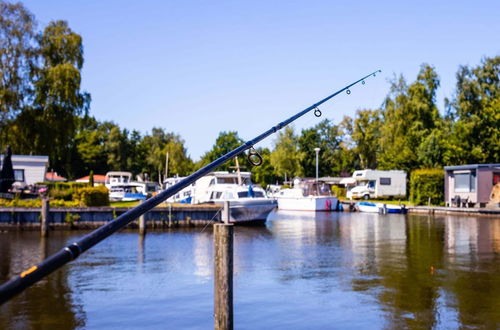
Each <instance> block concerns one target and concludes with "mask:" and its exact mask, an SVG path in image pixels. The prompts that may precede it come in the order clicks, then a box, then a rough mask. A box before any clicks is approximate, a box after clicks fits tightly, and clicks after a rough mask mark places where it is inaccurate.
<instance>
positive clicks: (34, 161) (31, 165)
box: [0, 155, 49, 188]
mask: <svg viewBox="0 0 500 330" xmlns="http://www.w3.org/2000/svg"><path fill="white" fill-rule="evenodd" d="M3 157H4V156H3V155H0V168H1V166H3ZM11 160H12V168H13V170H14V180H15V182H14V186H15V187H18V188H24V187H26V186H29V185H34V184H35V183H38V182H43V181H44V180H45V174H46V173H47V168H48V167H49V157H48V156H29V155H12V157H11Z"/></svg>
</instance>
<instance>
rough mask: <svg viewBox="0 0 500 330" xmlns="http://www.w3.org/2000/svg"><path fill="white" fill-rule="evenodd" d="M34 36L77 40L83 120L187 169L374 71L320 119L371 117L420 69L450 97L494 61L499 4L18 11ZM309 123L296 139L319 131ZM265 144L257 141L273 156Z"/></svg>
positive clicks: (228, 4)
mask: <svg viewBox="0 0 500 330" xmlns="http://www.w3.org/2000/svg"><path fill="white" fill-rule="evenodd" d="M23 3H24V4H25V5H26V7H27V8H28V9H29V10H30V11H31V12H33V14H34V15H35V16H36V18H37V19H38V21H39V23H40V27H44V26H45V25H46V24H47V23H48V22H50V21H51V20H55V19H64V20H67V21H68V22H69V25H70V27H71V28H72V29H73V30H74V31H75V32H77V33H79V34H80V35H81V36H82V37H83V42H84V51H85V64H84V69H83V89H84V90H86V91H88V92H90V93H91V95H92V104H91V110H90V111H91V114H92V115H94V116H95V117H96V118H97V119H98V120H112V121H114V122H116V123H118V124H119V125H120V126H121V127H123V128H128V129H129V130H132V129H136V130H139V131H141V133H146V132H150V131H151V129H152V128H153V127H163V128H165V129H166V130H167V131H172V132H175V133H178V134H180V135H181V136H182V138H183V139H184V140H185V141H186V147H187V149H188V153H189V154H190V155H191V157H192V158H193V159H194V160H197V159H198V158H199V157H200V156H201V155H202V154H203V153H204V152H206V151H208V150H209V149H210V148H211V147H212V145H213V143H214V142H215V139H216V137H217V136H218V134H219V132H221V131H228V130H236V131H238V133H239V136H240V137H241V138H243V139H245V140H248V139H252V138H254V137H255V136H257V135H258V134H260V133H262V132H263V131H265V130H267V129H269V128H270V127H271V126H273V125H275V124H276V123H278V122H280V121H282V120H284V119H286V118H288V117H290V116H291V115H292V114H295V113H296V112H298V111H299V110H302V109H303V108H305V107H307V106H309V105H311V104H313V103H315V102H316V101H318V100H319V99H321V98H323V97H325V96H327V95H329V94H331V93H332V92H334V91H335V90H338V89H340V88H342V87H343V86H345V85H347V84H348V83H350V82H352V81H354V80H357V79H358V78H359V77H361V76H363V75H365V74H368V73H370V72H372V71H375V70H377V69H381V70H382V71H383V72H382V75H379V76H377V77H376V78H373V79H369V80H368V81H367V84H366V85H364V86H361V85H360V86H358V87H356V88H353V89H352V94H351V95H350V96H348V95H345V94H343V95H339V96H338V97H336V98H334V99H333V100H332V101H330V102H329V103H328V104H326V105H324V106H323V107H322V108H321V109H322V111H323V117H322V118H321V119H323V118H329V119H331V120H332V121H334V122H335V123H338V122H339V121H340V120H342V118H343V116H344V115H349V116H353V115H354V114H355V112H356V110H357V109H362V108H376V107H379V106H380V104H381V103H382V102H383V100H384V98H385V96H386V95H387V92H388V89H389V80H390V79H391V78H392V77H393V76H394V75H395V74H397V75H399V74H403V75H404V76H405V77H406V78H407V80H408V81H413V80H414V79H415V77H416V74H417V72H418V70H419V68H420V65H421V64H422V63H429V64H431V65H433V66H434V67H435V68H436V70H437V72H438V74H439V76H440V78H441V88H440V90H439V92H438V96H437V99H438V104H439V106H440V110H441V111H443V110H444V109H443V106H442V104H443V99H444V97H452V94H453V90H454V84H455V73H456V72H457V69H458V66H459V65H471V66H476V65H478V64H479V62H480V60H481V58H483V57H484V56H488V57H493V56H497V55H500V19H499V17H498V14H499V13H500V1H498V0H497V1H474V2H473V1H418V2H414V3H410V2H406V1H259V0H254V1H191V0H182V1H147V0H144V1H141V2H139V1H126V0H121V1H111V0H110V1H90V0H87V1H80V0H78V1H77V0H74V1H63V0H59V1H56V0H44V1H40V0H38V1H37V0H30V1H23ZM318 121H319V120H318V118H316V117H315V116H314V115H313V114H312V113H311V114H310V115H308V116H306V117H303V118H301V119H299V120H298V121H297V122H296V124H295V128H296V129H297V130H300V129H302V128H306V127H310V126H312V125H315V124H316V123H317V122H318ZM274 138H275V137H274V136H272V137H270V138H268V140H266V141H265V142H262V143H261V144H260V145H261V146H271V145H272V142H273V140H274Z"/></svg>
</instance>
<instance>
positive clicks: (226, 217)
mask: <svg viewBox="0 0 500 330" xmlns="http://www.w3.org/2000/svg"><path fill="white" fill-rule="evenodd" d="M229 206H230V205H229V201H224V207H223V209H222V217H221V218H222V219H221V220H222V222H224V223H229V218H230V213H229V212H230V211H229Z"/></svg>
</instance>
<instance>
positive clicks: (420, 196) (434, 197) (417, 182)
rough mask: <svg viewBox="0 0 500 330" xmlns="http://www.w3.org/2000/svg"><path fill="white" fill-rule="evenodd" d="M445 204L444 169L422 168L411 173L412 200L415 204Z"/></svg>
mask: <svg viewBox="0 0 500 330" xmlns="http://www.w3.org/2000/svg"><path fill="white" fill-rule="evenodd" d="M429 197H430V199H431V204H432V205H444V170H443V169H440V168H434V169H420V170H415V171H413V172H412V173H411V177H410V200H411V201H412V202H413V203H414V204H415V205H426V204H427V203H428V201H429Z"/></svg>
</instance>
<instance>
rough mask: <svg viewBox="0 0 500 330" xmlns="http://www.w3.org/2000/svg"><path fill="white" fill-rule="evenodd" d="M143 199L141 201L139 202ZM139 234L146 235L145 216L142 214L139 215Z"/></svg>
mask: <svg viewBox="0 0 500 330" xmlns="http://www.w3.org/2000/svg"><path fill="white" fill-rule="evenodd" d="M142 203H144V201H141V204H142ZM139 234H140V235H146V216H145V215H144V214H143V215H141V216H140V217H139Z"/></svg>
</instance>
